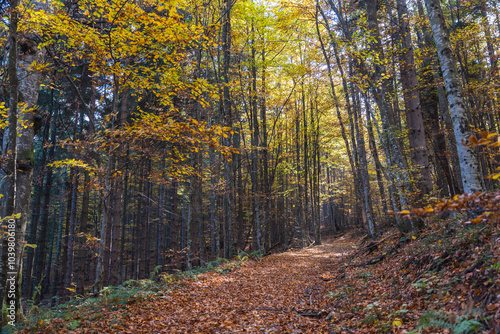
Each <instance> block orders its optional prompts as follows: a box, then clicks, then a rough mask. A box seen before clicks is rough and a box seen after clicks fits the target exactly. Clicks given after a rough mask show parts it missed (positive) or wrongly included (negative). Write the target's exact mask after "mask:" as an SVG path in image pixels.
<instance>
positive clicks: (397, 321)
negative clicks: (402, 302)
mask: <svg viewBox="0 0 500 334" xmlns="http://www.w3.org/2000/svg"><path fill="white" fill-rule="evenodd" d="M402 324H403V321H401V319H399V318H396V319H394V321H393V322H392V326H393V327H399V326H401V325H402Z"/></svg>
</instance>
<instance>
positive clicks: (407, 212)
mask: <svg viewBox="0 0 500 334" xmlns="http://www.w3.org/2000/svg"><path fill="white" fill-rule="evenodd" d="M409 213H410V211H408V210H403V211H401V214H402V215H407V214H409Z"/></svg>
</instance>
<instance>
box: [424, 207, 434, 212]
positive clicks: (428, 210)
mask: <svg viewBox="0 0 500 334" xmlns="http://www.w3.org/2000/svg"><path fill="white" fill-rule="evenodd" d="M425 211H427V212H434V209H433V208H431V207H430V206H428V207H426V208H425Z"/></svg>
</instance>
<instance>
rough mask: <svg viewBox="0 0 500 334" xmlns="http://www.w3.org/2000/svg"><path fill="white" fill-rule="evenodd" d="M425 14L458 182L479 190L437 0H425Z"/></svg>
mask: <svg viewBox="0 0 500 334" xmlns="http://www.w3.org/2000/svg"><path fill="white" fill-rule="evenodd" d="M425 5H426V7H427V15H428V16H429V21H430V23H431V28H432V33H433V36H434V41H435V43H436V48H437V53H438V56H439V62H440V64H441V70H442V71H443V79H444V83H445V87H446V93H447V97H448V104H449V107H450V113H451V117H452V119H453V131H454V132H455V138H456V145H457V150H458V156H459V159H460V170H461V173H462V182H463V185H464V191H465V192H466V193H473V192H478V191H481V190H482V186H481V181H480V177H481V176H480V175H481V174H480V170H479V164H478V161H477V157H476V152H475V149H474V148H471V147H467V146H466V144H465V143H466V141H467V140H469V138H471V137H472V131H471V128H470V123H469V121H468V119H467V113H466V110H465V105H464V94H463V89H462V83H461V82H460V77H459V72H458V69H457V65H456V60H455V57H454V55H453V50H452V48H451V43H450V34H449V32H448V28H447V27H446V22H445V18H444V14H443V10H442V8H441V4H440V2H439V0H425Z"/></svg>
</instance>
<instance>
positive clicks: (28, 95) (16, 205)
mask: <svg viewBox="0 0 500 334" xmlns="http://www.w3.org/2000/svg"><path fill="white" fill-rule="evenodd" d="M18 6H19V1H18V0H11V3H10V11H11V16H10V18H9V42H10V48H11V49H10V52H9V68H8V72H9V80H10V81H9V86H10V110H9V128H8V129H6V131H4V140H3V145H2V146H3V147H2V154H3V155H5V156H6V157H7V163H6V165H5V166H4V168H2V170H4V171H5V172H3V173H5V174H6V176H7V177H4V175H0V177H1V180H2V181H0V182H1V185H0V188H1V189H2V190H5V191H3V192H2V193H4V194H7V197H6V203H5V209H4V214H3V215H2V216H3V217H9V216H12V215H17V214H20V217H19V218H13V220H12V221H8V230H9V233H11V232H12V233H11V234H10V235H9V237H12V238H13V240H9V238H4V241H3V246H2V277H1V279H0V286H1V288H0V289H1V290H0V309H1V308H2V307H3V305H4V304H3V303H4V301H5V302H6V303H7V305H9V306H10V303H11V302H14V304H15V310H13V312H12V313H14V314H12V316H11V313H10V311H9V316H8V318H4V317H3V314H4V313H2V322H1V324H0V325H2V326H3V325H5V324H6V323H7V322H11V323H13V322H14V321H15V320H19V316H20V313H21V303H20V301H21V285H22V284H21V281H22V279H21V273H22V259H23V251H24V238H25V237H24V236H25V233H26V225H27V218H28V215H29V212H30V210H29V207H30V200H31V185H32V179H33V166H34V152H33V137H34V134H35V129H34V127H33V126H27V127H21V128H20V129H19V131H17V129H16V128H17V124H18V121H21V122H23V123H24V124H30V125H31V124H33V121H34V120H35V114H36V112H37V109H36V103H37V100H38V90H39V88H40V83H41V79H42V74H41V73H40V72H37V71H31V70H30V68H31V65H32V64H33V63H35V62H37V63H40V62H41V61H42V59H43V56H44V49H38V44H37V42H36V39H35V38H34V36H30V35H24V38H23V39H22V40H19V34H18V23H19V13H18V10H19V9H18ZM18 47H19V48H20V49H22V50H23V55H22V57H20V58H19V59H18ZM19 102H24V103H25V108H23V109H22V110H19V109H18V106H19V104H18V103H19ZM18 113H19V114H20V115H18ZM9 151H11V152H12V154H8V152H9ZM3 173H2V174H3ZM9 243H11V244H10V245H9ZM10 253H13V255H14V256H13V257H14V259H12V260H13V261H9V258H12V256H10V255H11V254H10ZM7 282H8V285H9V289H7V290H9V291H10V290H14V293H8V294H6V288H7V286H6V283H7ZM11 287H12V288H13V289H11ZM14 287H15V288H14ZM5 297H7V299H5Z"/></svg>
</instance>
